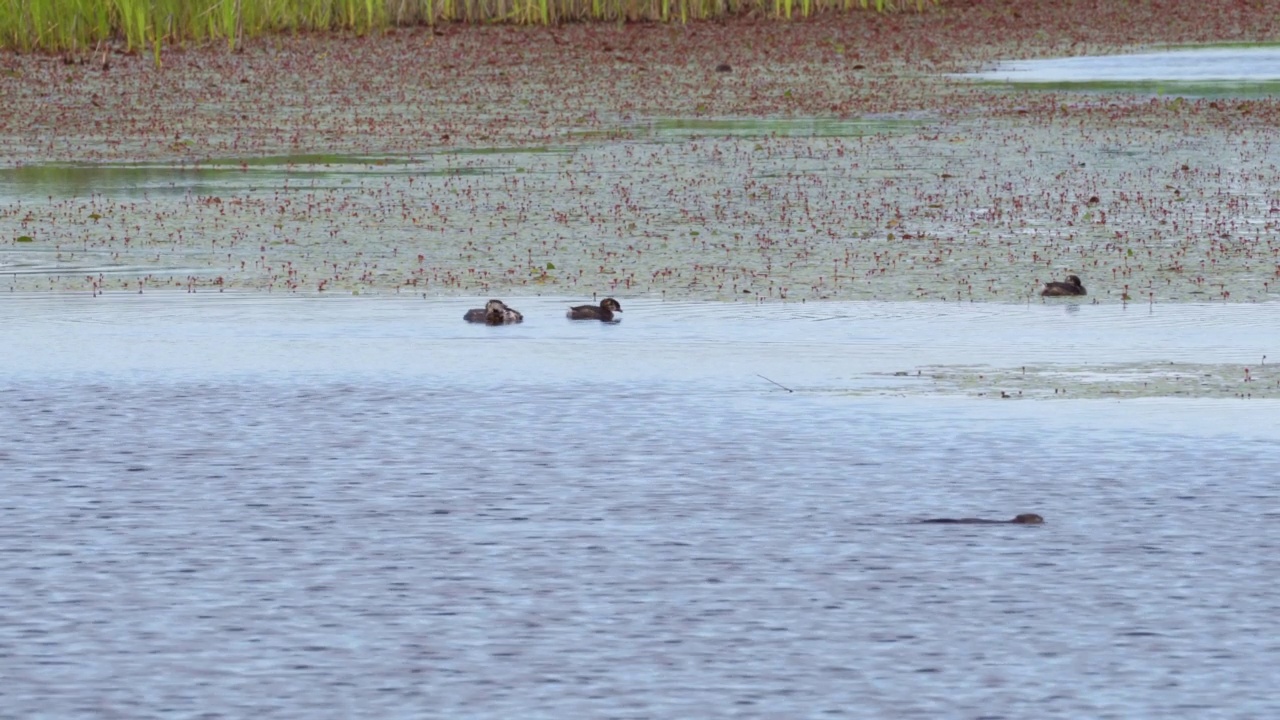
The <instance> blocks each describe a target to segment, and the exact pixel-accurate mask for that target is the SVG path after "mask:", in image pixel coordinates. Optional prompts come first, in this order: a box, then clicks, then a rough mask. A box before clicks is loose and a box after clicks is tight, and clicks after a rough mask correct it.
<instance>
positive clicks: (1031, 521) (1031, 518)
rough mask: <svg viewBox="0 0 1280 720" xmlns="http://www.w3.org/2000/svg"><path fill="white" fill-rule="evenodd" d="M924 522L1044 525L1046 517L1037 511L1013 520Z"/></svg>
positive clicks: (936, 520)
mask: <svg viewBox="0 0 1280 720" xmlns="http://www.w3.org/2000/svg"><path fill="white" fill-rule="evenodd" d="M920 522H922V523H940V524H941V523H946V524H955V525H1010V524H1012V525H1043V524H1044V518H1042V517H1040V516H1039V515H1036V514H1035V513H1023V514H1021V515H1019V516H1017V517H1015V518H1014V519H1012V520H984V519H982V518H932V519H930V520H921V521H920Z"/></svg>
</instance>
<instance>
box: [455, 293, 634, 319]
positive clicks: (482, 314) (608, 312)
mask: <svg viewBox="0 0 1280 720" xmlns="http://www.w3.org/2000/svg"><path fill="white" fill-rule="evenodd" d="M616 312H622V305H621V304H619V303H618V301H617V300H614V299H613V298H605V299H603V300H601V301H600V304H599V305H575V306H574V307H571V308H569V312H567V313H565V317H568V318H569V319H570V320H600V321H602V322H613V314H614V313H616ZM462 319H463V320H466V321H467V322H469V323H484V324H485V325H515V324H516V323H521V322H524V316H523V315H521V314H520V313H519V312H517V311H516V310H513V309H511V308H509V307H507V304H506V303H504V302H502V301H501V300H490V301H489V302H487V303H485V304H484V307H483V308H475V309H472V310H468V311H467V314H466V315H463V316H462Z"/></svg>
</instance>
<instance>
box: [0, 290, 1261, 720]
mask: <svg viewBox="0 0 1280 720" xmlns="http://www.w3.org/2000/svg"><path fill="white" fill-rule="evenodd" d="M622 300H623V305H624V308H625V309H626V313H625V314H624V320H623V322H622V323H621V324H619V325H614V326H607V325H600V324H593V323H570V322H569V321H567V320H564V319H563V318H562V317H561V316H560V315H559V313H560V312H561V309H562V308H563V303H562V302H561V301H559V300H550V299H543V298H534V299H525V300H523V301H521V302H515V301H514V300H513V302H512V304H513V305H515V306H516V307H518V308H519V309H521V310H522V311H523V312H524V313H525V315H526V317H527V318H528V321H527V322H526V323H525V324H524V325H522V326H517V327H506V328H485V327H473V326H467V325H465V324H463V323H461V321H460V317H461V313H462V310H464V309H465V308H466V307H467V306H468V305H469V304H474V302H471V303H468V302H466V301H457V300H433V301H424V300H421V299H409V298H370V299H358V300H352V299H347V300H315V299H291V298H285V299H275V298H266V297H263V296H246V297H233V296H174V295H170V296H165V297H136V298H131V297H113V296H108V297H100V298H96V299H92V298H87V297H74V298H65V297H62V298H60V297H39V296H24V297H18V296H11V297H5V298H0V330H2V331H3V333H4V336H5V347H4V350H3V351H2V352H0V428H3V431H2V432H0V475H2V476H3V488H4V495H3V517H4V522H3V525H0V677H3V678H4V682H3V683H0V707H3V708H4V711H3V713H0V714H3V715H4V716H11V717H37V716H39V717H70V716H80V717H119V718H148V717H160V716H178V717H196V716H199V717H228V718H238V717H260V718H339V717H356V716H359V717H388V718H390V717H404V718H416V717H429V716H434V717H449V718H456V717H468V718H470V717H475V718H510V717H531V718H538V717H547V718H566V717H601V718H604V717H608V718H650V717H653V718H671V717H708V718H709V717H729V716H738V717H769V718H776V717H822V716H833V717H894V718H902V717H918V718H939V717H990V718H1000V717H1006V718H1013V717H1023V716H1028V715H1035V716H1041V717H1069V718H1079V717H1099V718H1101V717H1115V718H1134V717H1168V716H1184V717H1186V716H1195V717H1242V718H1243V717H1267V716H1273V715H1275V714H1276V713H1277V712H1280V697H1277V695H1276V693H1275V681H1276V671H1275V668H1276V667H1280V640H1277V639H1276V637H1275V636H1274V635H1273V634H1272V632H1271V631H1272V627H1273V625H1274V619H1275V618H1276V617H1277V616H1280V596H1278V595H1277V594H1276V593H1275V592H1274V578H1275V577H1276V575H1277V573H1278V572H1280V560H1278V559H1277V558H1278V557H1280V554H1278V553H1277V550H1280V531H1278V530H1277V520H1280V507H1278V505H1277V497H1278V495H1280V492H1278V491H1277V488H1276V478H1277V474H1278V471H1280V445H1277V444H1276V440H1277V439H1280V429H1278V428H1277V423H1276V422H1275V417H1276V410H1277V404H1276V402H1275V401H1270V400H1233V399H1215V398H1187V399H1142V400H1131V401H1107V400H1010V401H1003V400H992V399H986V398H975V397H948V396H943V395H928V394H925V395H913V394H905V395H903V394H897V393H895V392H893V391H891V390H888V391H886V392H885V394H883V395H877V394H875V393H874V392H873V393H870V394H849V392H847V391H850V390H856V389H859V388H861V389H862V390H864V391H865V390H866V389H867V388H872V389H874V388H876V387H878V386H879V384H880V383H884V382H886V380H885V379H884V378H883V376H882V374H883V373H884V372H890V373H891V371H893V370H896V369H898V368H902V369H908V368H910V367H912V366H913V365H914V364H928V363H943V362H948V361H951V362H960V363H977V362H988V363H992V364H994V365H1009V364H1016V363H1019V362H1030V361H1036V362H1045V361H1047V360H1051V359H1052V358H1053V357H1054V356H1055V354H1058V355H1065V356H1076V355H1079V354H1084V355H1087V356H1089V357H1097V358H1098V359H1100V360H1104V361H1146V360H1152V359H1156V360H1158V359H1170V360H1177V361H1179V362H1204V363H1228V362H1234V361H1236V360H1237V359H1244V358H1253V357H1255V356H1258V355H1260V354H1261V353H1262V352H1265V351H1266V349H1268V348H1270V349H1271V350H1272V351H1273V355H1272V356H1273V357H1277V356H1280V351H1276V350H1275V348H1276V345H1277V342H1276V341H1277V340H1278V339H1280V331H1277V330H1276V329H1274V328H1275V326H1274V324H1273V323H1270V322H1269V316H1270V315H1272V314H1273V313H1274V310H1275V308H1274V306H1269V305H1252V306H1247V305H1235V306H1232V305H1220V306H1170V307H1160V306H1157V307H1155V308H1145V307H1143V308H1134V307H1130V308H1128V309H1125V308H1120V307H1117V306H1087V305H1086V306H1066V307H1064V306H1063V305H1040V304H1038V303H1037V304H1032V305H1029V306H981V305H978V306H965V305H942V304H923V303H919V304H856V303H854V304H819V305H807V306H805V305H790V306H777V305H775V306H753V305H714V304H681V303H665V304H664V303H658V302H652V301H649V302H646V301H637V300H631V299H628V298H623V299H622ZM1064 359H1070V358H1064ZM1075 359H1078V358H1075ZM756 373H760V374H763V375H766V376H768V377H770V378H772V379H774V380H777V381H780V382H783V383H784V384H788V385H790V386H792V387H795V388H796V389H797V392H794V393H787V392H785V391H784V390H782V389H780V388H778V387H776V386H773V385H770V384H769V383H767V382H765V381H764V380H762V379H760V378H759V377H756V376H755V375H756ZM890 377H892V375H891V374H890ZM1018 512H1038V513H1041V514H1043V515H1044V516H1045V517H1046V519H1047V523H1046V524H1045V525H1044V526H1042V527H1018V526H950V527H948V526H928V525H916V524H912V523H911V522H910V521H912V520H914V519H919V518H923V517H930V516H939V515H964V516H971V515H978V516H987V517H999V518H1003V517H1011V516H1012V515H1014V514H1015V513H1018Z"/></svg>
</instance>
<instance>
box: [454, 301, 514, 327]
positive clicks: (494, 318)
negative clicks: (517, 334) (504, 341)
mask: <svg viewBox="0 0 1280 720" xmlns="http://www.w3.org/2000/svg"><path fill="white" fill-rule="evenodd" d="M462 319H463V320H466V321H467V322H469V323H484V324H485V325H515V324H516V323H521V322H524V316H523V315H521V314H520V313H518V312H516V311H515V310H512V309H511V308H509V307H507V304H506V303H504V302H502V301H501V300H490V301H489V302H487V303H485V304H484V307H483V308H475V309H472V310H468V311H467V314H466V315H463V316H462Z"/></svg>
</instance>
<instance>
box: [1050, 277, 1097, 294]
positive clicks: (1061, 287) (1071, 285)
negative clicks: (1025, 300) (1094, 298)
mask: <svg viewBox="0 0 1280 720" xmlns="http://www.w3.org/2000/svg"><path fill="white" fill-rule="evenodd" d="M1088 294H1089V293H1087V292H1085V289H1084V284H1083V283H1081V282H1080V278H1079V276H1076V275H1068V276H1067V281H1066V282H1047V283H1045V284H1044V290H1041V291H1040V296H1041V297H1063V296H1067V295H1088Z"/></svg>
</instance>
